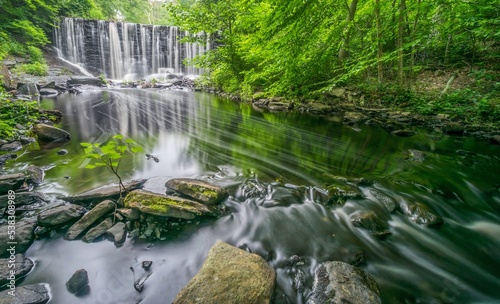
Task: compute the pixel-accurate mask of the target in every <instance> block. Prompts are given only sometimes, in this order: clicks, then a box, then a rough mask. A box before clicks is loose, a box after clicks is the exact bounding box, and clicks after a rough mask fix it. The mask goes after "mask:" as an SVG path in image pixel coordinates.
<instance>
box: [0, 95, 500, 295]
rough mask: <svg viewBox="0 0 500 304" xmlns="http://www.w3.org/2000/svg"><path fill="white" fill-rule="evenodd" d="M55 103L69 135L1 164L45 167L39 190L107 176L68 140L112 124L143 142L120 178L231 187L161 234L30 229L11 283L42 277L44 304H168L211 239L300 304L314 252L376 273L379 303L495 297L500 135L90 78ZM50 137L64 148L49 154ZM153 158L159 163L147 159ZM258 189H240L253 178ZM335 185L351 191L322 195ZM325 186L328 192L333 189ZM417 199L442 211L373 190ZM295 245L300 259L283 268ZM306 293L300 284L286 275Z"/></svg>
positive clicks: (60, 191)
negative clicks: (20, 268) (216, 214)
mask: <svg viewBox="0 0 500 304" xmlns="http://www.w3.org/2000/svg"><path fill="white" fill-rule="evenodd" d="M41 105H42V107H44V108H49V109H58V110H60V111H62V112H63V115H64V118H63V121H62V123H61V124H60V125H58V127H60V128H62V129H64V130H67V131H68V132H70V133H71V140H70V141H69V142H68V143H66V144H64V145H62V146H61V145H59V146H53V145H46V146H40V145H38V144H34V145H32V146H30V147H29V148H28V151H27V152H26V153H25V154H24V155H23V156H22V157H21V158H20V159H19V160H18V161H16V163H14V164H10V165H9V166H10V167H8V168H6V169H9V170H12V171H18V170H22V169H24V168H25V167H26V166H28V164H26V163H28V162H29V163H30V164H33V165H37V166H39V167H42V168H44V169H45V174H46V175H45V182H44V183H43V184H42V185H41V186H39V187H38V189H37V190H39V191H42V192H44V193H45V194H46V196H47V197H49V198H52V199H51V202H50V204H57V203H58V202H60V198H62V197H64V196H67V195H72V194H76V193H79V192H83V191H85V190H89V189H92V188H95V187H98V186H101V185H105V184H109V183H113V182H115V178H114V176H113V175H112V174H110V173H109V172H107V171H106V169H105V168H97V169H93V170H90V169H85V168H84V166H85V164H86V163H85V160H84V158H83V157H82V156H83V150H82V148H81V147H80V142H102V141H104V140H106V139H107V138H109V136H111V135H114V134H116V133H120V134H122V135H124V136H126V137H129V138H132V139H134V140H135V141H136V142H137V143H139V145H141V146H142V147H143V149H144V153H139V154H136V155H130V156H127V158H126V160H125V161H124V162H123V165H122V166H121V167H120V172H121V175H122V178H123V179H124V180H133V179H142V178H145V179H148V182H147V183H146V185H145V189H146V190H149V191H153V192H158V193H165V191H166V188H165V182H166V181H167V180H169V179H171V178H174V177H187V178H199V179H204V180H207V181H209V182H211V183H214V184H217V185H219V186H222V187H224V188H226V189H228V190H229V192H230V194H231V195H230V197H229V198H228V199H227V200H226V201H225V202H224V205H225V206H226V208H227V209H228V210H229V211H230V212H229V214H228V215H225V216H222V217H220V218H217V219H215V218H203V219H200V220H194V221H191V222H188V223H187V224H186V225H183V226H181V227H179V231H178V232H177V233H175V234H174V235H172V237H171V238H170V239H168V240H165V241H157V242H153V243H150V242H147V241H144V240H139V239H134V238H127V240H126V242H125V243H124V244H123V246H121V247H115V245H114V244H113V243H112V242H109V241H106V240H104V241H99V242H96V243H91V244H87V243H84V242H82V241H66V240H64V239H63V238H62V233H59V234H53V235H51V236H50V237H45V238H41V239H38V240H36V241H35V242H34V244H33V245H32V246H31V247H30V249H29V250H28V252H27V253H26V256H27V257H29V258H30V259H32V260H33V261H34V262H35V268H34V270H33V271H32V272H31V273H30V274H29V275H28V276H27V278H26V279H25V280H24V281H23V283H22V285H29V284H35V283H48V284H49V285H50V287H51V296H52V299H51V301H50V302H49V303H51V304H65V303H75V304H78V303H89V304H90V303H92V304H99V303H103V304H104V303H106V304H112V303H120V304H121V303H142V304H155V303H171V302H172V301H173V299H174V298H175V296H176V294H177V293H178V292H179V291H180V290H181V289H182V288H183V287H184V286H185V285H186V284H187V283H188V281H189V280H190V279H191V278H192V277H193V276H194V275H195V274H196V273H197V272H198V270H199V269H200V268H201V265H202V264H203V261H204V259H205V257H206V255H207V253H208V250H209V249H210V247H211V246H212V245H213V244H214V243H215V242H216V241H217V240H222V241H224V242H227V243H229V244H231V245H234V246H238V247H240V248H243V249H246V250H248V251H251V252H254V253H256V254H258V255H260V256H262V257H264V258H265V259H266V260H267V261H268V263H269V264H270V265H271V266H272V267H273V268H274V269H275V270H276V272H277V291H276V295H277V298H280V299H281V301H282V302H280V303H286V302H284V299H285V298H286V299H287V301H288V302H289V303H306V302H307V299H308V297H309V293H310V289H311V285H312V280H313V274H314V269H315V268H316V266H317V265H318V264H319V263H322V262H325V261H344V262H349V263H355V264H357V265H358V266H359V267H360V268H362V269H364V270H365V271H367V272H368V273H369V274H370V275H371V276H373V278H374V279H375V280H376V281H377V282H378V284H379V285H380V289H381V299H382V302H383V303H498V301H499V299H500V289H499V286H500V261H499V257H500V224H499V223H500V212H499V211H500V175H499V172H500V147H499V146H494V145H490V144H487V143H484V142H482V141H480V140H477V139H474V138H466V137H464V138H461V137H449V136H444V135H426V134H417V135H415V136H412V137H408V138H406V137H405V138H403V137H396V136H394V135H391V134H390V133H387V132H386V131H384V130H383V129H382V128H379V127H375V126H367V125H360V126H345V125H343V124H342V123H339V122H335V121H334V120H333V119H332V120H329V119H327V118H322V117H315V116H309V115H306V114H301V113H295V112H293V113H280V112H277V113H272V112H268V111H259V110H256V109H254V108H253V107H252V105H250V104H245V103H236V102H233V101H230V100H226V99H221V98H218V97H216V96H213V95H209V94H206V93H198V92H184V91H168V90H155V89H148V90H137V89H102V90H101V89H95V90H87V91H84V92H83V93H82V94H78V95H74V94H63V95H59V96H58V97H56V98H54V99H42V100H41ZM60 149H66V150H67V151H68V154H66V155H63V156H61V155H58V154H57V152H58V151H59V150H60ZM145 153H148V154H151V155H154V156H156V157H157V158H158V159H159V162H154V161H153V160H151V159H149V160H148V159H147V158H146V157H145ZM252 185H253V186H254V188H251V186H252ZM338 185H342V186H343V187H345V186H346V185H347V186H348V187H350V188H352V189H354V190H355V191H357V192H358V193H359V194H360V195H359V196H356V197H348V198H346V199H345V198H344V199H338V200H337V201H335V202H332V200H331V199H330V198H329V196H330V195H329V194H328V193H331V191H332V189H338V188H335V187H336V186H338ZM329 189H330V192H329ZM380 194H383V197H388V198H391V199H392V200H393V201H394V202H402V201H403V202H406V201H416V202H420V203H422V204H424V205H426V206H427V207H429V208H430V210H432V211H433V212H435V213H436V214H437V215H439V216H441V217H442V218H443V221H444V224H443V225H442V226H440V227H439V228H430V227H426V226H424V225H421V224H418V223H416V222H414V221H412V220H411V219H409V218H408V217H407V216H406V215H404V214H403V213H402V212H401V211H399V210H396V211H394V212H389V211H388V210H387V209H386V208H385V207H384V205H383V202H382V200H381V199H380V197H381V196H380ZM363 210H368V211H373V212H375V213H376V214H377V215H378V217H379V218H380V219H381V220H382V221H383V222H385V223H386V224H387V230H388V232H389V233H390V235H388V236H386V237H385V238H383V239H381V238H378V237H376V236H374V235H373V234H372V233H371V232H370V231H368V230H366V229H363V228H361V227H356V226H354V225H353V224H352V223H351V218H352V216H353V215H355V214H357V213H359V212H360V211H363ZM294 255H297V256H299V257H301V258H303V261H304V262H303V265H300V266H297V268H294V269H293V270H290V269H289V268H288V267H287V266H286V264H287V263H286V261H287V259H289V258H290V257H292V256H294ZM145 260H149V261H153V266H152V275H151V276H150V277H149V278H148V279H147V281H146V283H145V287H144V290H143V291H142V292H141V293H139V292H137V291H136V290H135V289H134V285H133V284H134V273H133V272H132V271H131V269H130V268H131V267H133V268H134V269H135V278H136V279H137V276H139V275H140V274H139V273H138V272H139V269H141V267H140V264H141V262H142V261H145ZM82 268H84V269H86V270H87V272H88V274H89V280H90V287H91V291H90V293H89V294H88V295H85V296H82V297H75V296H74V295H72V294H70V293H69V292H68V291H67V290H66V288H65V283H66V281H67V280H68V279H69V278H70V277H71V275H72V274H73V273H74V272H75V271H76V270H78V269H82ZM298 270H300V272H301V273H303V274H305V279H304V286H305V289H303V290H297V288H295V287H294V279H295V278H296V275H297V271H298Z"/></svg>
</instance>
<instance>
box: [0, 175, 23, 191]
mask: <svg viewBox="0 0 500 304" xmlns="http://www.w3.org/2000/svg"><path fill="white" fill-rule="evenodd" d="M25 179H26V177H25V176H24V174H22V173H15V174H6V175H0V194H6V193H7V192H8V191H9V190H17V189H19V188H21V187H22V186H23V183H24V180H25Z"/></svg>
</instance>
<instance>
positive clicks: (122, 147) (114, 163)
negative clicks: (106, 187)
mask: <svg viewBox="0 0 500 304" xmlns="http://www.w3.org/2000/svg"><path fill="white" fill-rule="evenodd" d="M80 145H81V146H82V147H83V151H84V152H85V158H87V159H90V163H89V164H87V165H86V166H85V168H87V169H95V168H97V167H106V168H107V169H108V170H109V171H111V173H113V174H114V175H115V176H116V177H117V179H118V185H119V189H120V198H119V200H118V202H120V203H121V202H122V198H123V193H125V192H126V191H127V189H126V187H125V185H123V181H122V178H121V176H120V174H119V173H118V170H119V169H120V164H121V161H122V160H123V157H124V155H125V153H137V152H141V151H142V148H141V147H140V146H139V145H138V144H137V143H136V142H135V141H134V140H133V139H130V138H125V137H124V136H123V135H121V134H117V135H114V136H113V137H112V138H111V139H110V140H108V141H107V142H106V143H102V144H100V143H89V142H82V143H80Z"/></svg>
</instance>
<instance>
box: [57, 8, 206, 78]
mask: <svg viewBox="0 0 500 304" xmlns="http://www.w3.org/2000/svg"><path fill="white" fill-rule="evenodd" d="M186 35H188V33H187V32H183V31H180V30H179V29H178V28H177V27H168V26H152V25H144V24H133V23H124V22H117V23H114V22H107V21H95V20H85V19H78V18H65V19H64V20H63V21H62V22H61V24H60V25H59V27H56V29H55V30H54V42H55V47H56V48H57V49H58V52H59V56H60V57H61V58H62V59H64V60H67V61H70V62H72V63H74V64H77V65H79V66H81V67H82V68H84V69H86V70H87V71H89V72H90V73H92V74H93V75H94V76H98V75H100V74H104V75H105V76H106V77H108V78H111V79H123V80H138V79H142V78H145V77H146V76H148V75H151V74H157V73H160V72H164V71H171V72H173V73H183V74H188V75H200V74H201V73H202V72H203V71H202V70H200V69H198V68H195V67H192V66H186V65H184V64H183V61H184V60H187V61H190V60H192V59H193V58H194V57H195V56H197V55H199V54H202V53H203V52H205V47H204V46H203V45H201V44H198V43H180V42H179V39H181V38H182V37H185V36H186Z"/></svg>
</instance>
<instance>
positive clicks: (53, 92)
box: [40, 88, 59, 96]
mask: <svg viewBox="0 0 500 304" xmlns="http://www.w3.org/2000/svg"><path fill="white" fill-rule="evenodd" d="M58 94H59V92H58V91H57V90H55V89H50V88H43V89H40V95H42V96H57V95H58Z"/></svg>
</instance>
